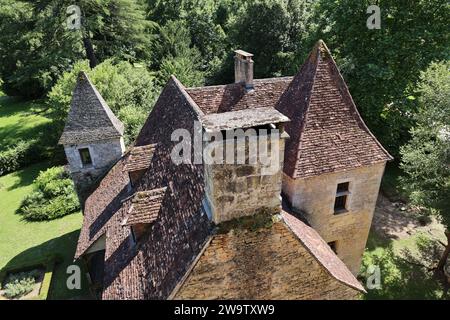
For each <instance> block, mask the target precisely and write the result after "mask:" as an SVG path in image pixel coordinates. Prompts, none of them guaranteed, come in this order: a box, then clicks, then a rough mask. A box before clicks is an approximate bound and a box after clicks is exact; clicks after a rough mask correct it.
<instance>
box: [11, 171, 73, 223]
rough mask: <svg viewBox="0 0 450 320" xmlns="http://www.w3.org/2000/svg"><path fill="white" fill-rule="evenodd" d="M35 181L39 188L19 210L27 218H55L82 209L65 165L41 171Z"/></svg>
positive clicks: (26, 198)
mask: <svg viewBox="0 0 450 320" xmlns="http://www.w3.org/2000/svg"><path fill="white" fill-rule="evenodd" d="M34 183H35V185H36V187H37V190H36V191H35V192H33V193H31V194H29V195H28V196H27V197H25V199H24V200H23V202H22V205H21V206H20V208H19V210H18V213H19V214H21V215H23V216H24V218H25V219H26V220H30V221H42V220H53V219H56V218H60V217H63V216H65V215H68V214H71V213H74V212H77V211H78V210H80V203H79V200H78V197H77V195H76V193H75V189H74V187H73V183H72V180H71V178H70V176H69V174H68V173H67V172H66V171H65V170H64V168H63V167H53V168H50V169H48V170H46V171H43V172H41V173H40V174H39V176H38V177H37V178H36V180H35V181H34Z"/></svg>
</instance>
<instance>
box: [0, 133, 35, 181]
mask: <svg viewBox="0 0 450 320" xmlns="http://www.w3.org/2000/svg"><path fill="white" fill-rule="evenodd" d="M41 153H42V148H41V147H39V144H38V143H37V141H36V140H29V141H23V140H19V141H18V142H17V143H16V144H14V145H12V146H10V147H8V148H7V149H5V150H3V151H0V176H2V175H5V174H7V173H10V172H13V171H16V170H17V169H20V168H22V167H25V166H27V165H29V164H32V163H34V162H36V161H37V160H39V159H40V158H41V156H40V154H41Z"/></svg>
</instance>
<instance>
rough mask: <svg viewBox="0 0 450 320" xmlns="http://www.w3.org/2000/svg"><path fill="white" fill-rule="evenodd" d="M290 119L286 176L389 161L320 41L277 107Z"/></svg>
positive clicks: (318, 173)
mask: <svg viewBox="0 0 450 320" xmlns="http://www.w3.org/2000/svg"><path fill="white" fill-rule="evenodd" d="M276 109H277V110H279V111H280V112H282V113H283V114H284V115H286V116H287V117H289V118H290V119H291V122H290V123H289V124H288V125H287V126H286V131H287V132H288V134H289V135H290V137H291V138H290V139H289V140H288V141H287V144H286V150H285V164H284V172H285V173H286V174H288V175H289V176H291V177H293V178H307V177H311V176H315V175H320V174H324V173H330V172H335V171H339V170H346V169H351V168H355V167H360V166H366V165H371V164H374V163H377V162H382V161H387V160H392V157H391V156H390V155H389V153H388V152H387V151H386V150H385V149H384V148H383V147H382V146H381V144H380V143H379V142H378V141H377V139H376V138H375V137H374V136H373V135H372V134H371V133H370V131H369V129H368V128H367V126H366V125H365V124H364V121H363V120H362V118H361V116H360V115H359V113H358V110H357V109H356V106H355V104H354V102H353V99H352V97H351V95H350V92H349V91H348V88H347V85H346V84H345V82H344V79H343V78H342V75H341V74H340V72H339V70H338V68H337V66H336V63H335V62H334V60H333V58H332V56H331V53H330V51H329V50H328V48H327V47H326V45H325V43H324V42H323V41H319V42H318V43H317V44H316V46H315V47H314V49H313V51H312V52H311V54H310V55H309V57H308V59H307V60H306V62H305V64H304V65H303V66H302V68H301V70H300V72H299V73H298V74H297V75H296V76H295V77H294V79H293V80H292V82H291V83H290V84H289V86H288V88H287V89H286V90H285V92H284V93H283V94H282V96H281V97H280V100H279V101H278V103H277V104H276Z"/></svg>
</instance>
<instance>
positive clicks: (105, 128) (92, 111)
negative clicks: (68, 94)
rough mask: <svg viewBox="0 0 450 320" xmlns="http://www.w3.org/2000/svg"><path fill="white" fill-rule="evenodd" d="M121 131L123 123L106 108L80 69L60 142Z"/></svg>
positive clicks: (115, 135)
mask: <svg viewBox="0 0 450 320" xmlns="http://www.w3.org/2000/svg"><path fill="white" fill-rule="evenodd" d="M123 131H124V127H123V124H122V122H120V120H119V119H117V117H116V116H115V115H114V113H113V112H112V111H111V109H110V108H109V107H108V105H107V104H106V102H105V100H104V99H103V98H102V96H101V95H100V93H99V92H98V91H97V89H96V88H95V87H94V85H93V84H92V83H91V81H90V80H89V78H88V76H87V74H86V73H84V72H83V71H82V72H80V73H79V75H78V81H77V85H76V87H75V90H74V92H73V95H72V102H71V104H70V111H69V115H68V117H67V120H66V126H65V127H64V131H63V134H62V135H61V138H60V140H59V143H60V144H78V143H83V142H92V141H99V140H106V139H112V138H118V137H120V136H122V135H123Z"/></svg>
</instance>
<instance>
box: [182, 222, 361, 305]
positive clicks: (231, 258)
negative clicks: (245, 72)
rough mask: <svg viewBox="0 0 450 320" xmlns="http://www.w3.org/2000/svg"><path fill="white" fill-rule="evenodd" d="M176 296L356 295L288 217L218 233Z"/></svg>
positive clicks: (221, 297)
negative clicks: (294, 229)
mask: <svg viewBox="0 0 450 320" xmlns="http://www.w3.org/2000/svg"><path fill="white" fill-rule="evenodd" d="M213 237H214V238H213V239H212V241H211V243H210V245H209V246H208V247H207V249H206V250H205V252H204V253H203V255H202V256H201V257H200V259H199V260H198V262H197V264H196V265H195V267H194V268H193V270H192V272H191V273H190V275H189V276H188V277H187V279H186V281H185V282H184V284H183V285H182V286H181V288H180V289H179V291H178V292H177V293H176V294H175V296H174V298H175V299H355V298H358V297H359V292H358V291H357V290H355V289H353V288H351V287H349V286H347V285H345V284H343V283H341V282H339V281H337V280H336V279H335V278H333V277H332V276H331V275H330V274H329V273H328V272H327V271H326V270H325V269H324V268H323V267H322V266H321V265H320V264H319V263H318V262H317V260H316V259H315V258H314V257H313V256H312V255H311V254H310V253H309V252H308V251H307V249H306V248H305V247H304V246H303V245H302V244H301V242H300V241H299V240H298V239H297V238H296V236H295V235H294V234H293V233H292V232H291V231H290V230H289V229H288V227H287V226H286V225H285V224H284V222H282V221H280V222H275V223H273V224H272V226H271V227H269V228H262V229H259V230H256V231H250V230H242V229H236V228H235V229H232V230H231V231H229V232H227V233H223V234H216V235H214V236H213Z"/></svg>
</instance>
